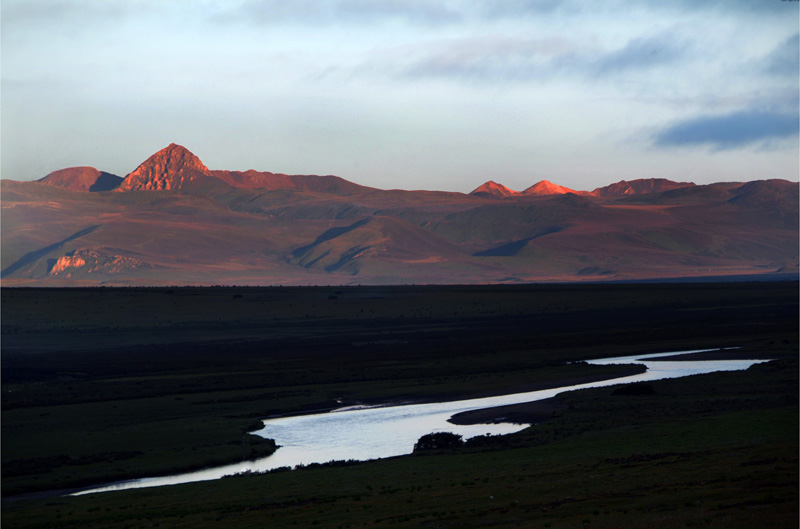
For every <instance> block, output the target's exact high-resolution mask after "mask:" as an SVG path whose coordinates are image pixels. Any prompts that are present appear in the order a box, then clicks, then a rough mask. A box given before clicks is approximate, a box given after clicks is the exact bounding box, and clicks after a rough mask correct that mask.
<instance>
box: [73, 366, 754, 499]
mask: <svg viewBox="0 0 800 529" xmlns="http://www.w3.org/2000/svg"><path fill="white" fill-rule="evenodd" d="M696 352H700V351H681V352H678V353H657V354H651V355H638V356H627V357H615V358H603V359H598V360H589V361H587V363H590V364H598V365H605V364H623V363H624V364H631V363H636V364H644V365H645V366H647V371H645V372H644V373H640V374H638V375H632V376H628V377H622V378H616V379H611V380H604V381H599V382H591V383H587V384H579V385H574V386H565V387H560V388H554V389H547V390H541V391H533V392H528V393H517V394H512V395H502V396H498V397H488V398H482V399H472V400H462V401H452V402H439V403H433V404H412V405H403V406H387V407H378V408H356V409H352V408H351V409H341V410H335V411H336V412H335V413H333V412H332V413H318V414H314V415H302V416H296V417H282V418H276V419H268V420H265V421H264V428H263V429H262V430H259V431H257V432H254V433H255V434H256V435H260V436H262V437H266V438H272V439H275V441H276V442H277V443H278V445H280V447H281V448H279V449H278V451H277V452H275V453H274V454H273V455H271V456H268V457H265V458H262V459H258V460H255V461H244V462H241V463H237V464H233V465H226V466H222V467H215V468H209V469H205V470H201V471H197V472H190V473H186V474H179V475H175V476H166V477H159V478H147V479H139V480H132V481H126V482H121V483H116V484H113V485H109V486H105V487H100V488H96V489H91V490H86V491H83V492H80V493H78V494H88V493H94V492H105V491H112V490H123V489H131V488H140V487H156V486H162V485H174V484H179V483H189V482H193V481H205V480H212V479H219V478H221V477H223V476H226V475H231V474H236V473H241V472H263V471H266V470H271V469H275V468H280V467H294V466H296V465H308V464H310V463H324V462H328V461H332V460H350V459H352V460H359V461H364V460H368V459H379V458H385V457H392V456H399V455H404V454H409V453H411V451H412V450H413V447H414V443H415V442H416V441H417V440H418V439H419V438H420V437H421V436H423V435H425V434H427V433H431V432H442V431H447V432H453V433H457V434H460V435H462V436H463V437H464V438H465V439H468V438H470V437H475V436H478V435H484V434H487V433H488V434H492V435H498V434H509V433H513V432H517V431H520V430H522V429H524V428H526V427H527V426H528V425H519V424H479V425H470V426H457V425H454V424H451V423H448V422H447V420H448V419H449V418H450V417H451V416H453V415H455V414H456V413H460V412H463V411H470V410H476V409H482V408H489V407H494V406H504V405H508V404H519V403H523V402H531V401H534V400H541V399H547V398H550V397H553V396H555V395H556V394H558V393H561V392H563V391H568V390H574V389H584V388H596V387H602V386H610V385H614V384H620V383H630V382H640V381H648V380H659V379H664V378H676V377H683V376H688V375H696V374H701V373H711V372H714V371H736V370H741V369H747V368H748V367H750V366H751V365H753V364H756V363H759V362H764V361H765V360H698V361H694V360H682V361H675V360H668V361H663V360H658V358H659V357H664V356H668V355H670V356H674V355H676V354H690V353H696Z"/></svg>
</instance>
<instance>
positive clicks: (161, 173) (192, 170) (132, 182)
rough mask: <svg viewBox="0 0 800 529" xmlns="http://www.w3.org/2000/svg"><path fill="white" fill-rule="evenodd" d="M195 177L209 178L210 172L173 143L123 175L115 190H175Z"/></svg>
mask: <svg viewBox="0 0 800 529" xmlns="http://www.w3.org/2000/svg"><path fill="white" fill-rule="evenodd" d="M198 177H211V171H210V170H209V169H208V167H206V166H205V165H204V164H203V162H201V161H200V158H198V157H197V156H195V155H194V154H192V153H191V152H189V150H188V149H186V148H185V147H182V146H180V145H176V144H174V143H172V144H170V145H169V147H166V148H164V149H161V150H160V151H158V152H157V153H155V154H154V155H153V156H151V157H150V158H148V159H147V160H145V161H144V163H142V164H141V165H140V166H139V167H137V168H136V170H135V171H133V172H132V173H130V174H129V175H128V176H126V177H125V180H124V181H123V182H122V184H120V186H119V187H118V188H117V190H119V191H161V190H164V191H169V190H177V189H181V188H182V187H183V186H184V185H186V184H187V183H188V182H191V181H192V180H195V179H196V178H198ZM212 178H213V177H212Z"/></svg>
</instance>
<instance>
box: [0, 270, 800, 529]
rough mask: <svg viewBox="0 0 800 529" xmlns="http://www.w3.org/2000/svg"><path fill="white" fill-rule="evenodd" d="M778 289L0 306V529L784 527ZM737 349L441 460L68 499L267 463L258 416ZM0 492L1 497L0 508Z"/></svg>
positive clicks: (788, 395) (68, 294)
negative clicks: (60, 493) (117, 486)
mask: <svg viewBox="0 0 800 529" xmlns="http://www.w3.org/2000/svg"><path fill="white" fill-rule="evenodd" d="M797 294H798V284H797V283H796V282H788V283H736V284H724V283H723V284H720V283H715V284H691V285H689V284H669V285H579V286H577V285H576V286H573V285H549V286H513V287H512V286H483V287H481V286H478V287H476V286H471V287H458V286H453V287H346V288H343V287H338V288H333V287H331V288H203V289H200V288H174V289H170V288H153V289H149V288H141V289H140V288H135V289H134V288H132V289H104V288H98V289H3V290H2V331H3V355H2V391H3V401H2V405H3V420H2V440H3V451H2V493H3V497H4V500H3V525H4V526H8V527H56V526H58V527H156V526H161V527H205V526H218V527H233V526H235V527H250V526H252V527H264V526H269V527H282V526H300V527H307V526H320V527H348V526H349V527H359V526H369V527H373V526H377V527H382V526H387V527H402V526H408V527H416V526H430V527H463V526H469V525H471V524H475V525H490V526H496V527H517V526H520V525H523V526H525V525H528V524H529V525H533V526H541V527H548V526H549V527H585V526H591V527H619V526H629V527H635V526H639V527H642V526H647V527H676V526H677V527H683V526H693V525H697V526H703V527H753V526H770V527H794V526H796V522H797V514H798V513H797V492H798V491H797V451H798V442H797V441H798V432H797V419H798V412H797V395H798V385H797V356H798V338H797V336H798V323H797V321H798V296H797ZM728 346H740V347H742V349H741V350H740V351H739V352H737V353H726V354H730V355H740V356H742V357H751V358H752V357H760V358H776V359H779V360H778V361H776V362H771V363H769V364H765V365H761V366H756V367H754V368H751V369H750V370H748V371H746V372H737V373H722V374H712V375H703V376H699V377H689V378H686V379H680V380H674V381H660V382H655V383H652V386H653V388H652V389H653V392H652V393H651V394H642V395H619V394H617V395H614V393H613V392H614V390H613V388H603V389H597V390H587V391H582V392H573V393H569V394H565V395H562V396H561V397H559V398H558V401H559V402H558V406H556V407H554V408H553V410H554V411H553V412H552V413H551V415H552V416H551V418H549V419H548V420H546V421H545V422H543V423H541V424H540V425H537V426H535V427H533V428H529V429H527V430H525V431H523V432H521V433H520V434H517V435H514V436H509V437H506V438H501V439H486V440H484V441H485V442H480V443H473V444H472V445H471V446H469V447H466V448H461V449H459V451H457V452H455V453H441V454H435V455H415V456H409V457H402V458H395V459H392V460H386V461H379V462H370V463H362V464H357V465H349V466H329V467H323V468H310V469H304V470H301V471H296V472H284V473H273V474H268V475H264V476H245V477H237V478H230V479H225V480H221V481H216V482H209V483H199V484H190V485H183V486H175V487H169V488H161V489H150V490H147V489H145V490H139V491H127V492H119V493H105V494H100V495H92V496H88V497H79V498H57V497H50V498H46V499H41V500H19V499H18V495H19V494H22V493H37V492H41V491H50V490H53V489H68V488H74V487H80V486H84V485H89V484H98V483H103V482H108V481H112V480H116V479H123V478H128V477H137V476H147V475H160V474H166V473H171V472H175V471H178V470H186V469H191V468H198V467H202V466H205V465H210V464H215V463H221V462H229V461H235V460H238V459H241V458H242V455H243V454H242V445H243V443H242V440H243V437H247V443H246V450H247V452H248V453H246V454H245V457H255V456H258V455H260V454H265V453H269V451H271V450H272V449H273V448H272V445H271V444H270V443H268V442H258V439H257V438H256V437H255V436H248V435H246V434H245V432H246V431H249V430H251V429H254V428H256V427H257V426H258V422H257V419H258V418H262V417H267V416H270V415H278V414H284V413H297V412H302V411H309V410H314V409H330V408H332V407H336V406H340V405H342V404H349V403H355V402H370V403H374V402H388V401H425V400H428V401H430V400H442V399H455V398H467V397H471V396H483V395H489V394H500V393H507V392H515V391H520V390H524V389H527V388H529V387H531V386H532V385H534V384H553V383H558V382H560V381H564V380H572V379H575V378H580V377H596V376H603V375H605V376H609V375H610V373H608V371H602V370H605V369H608V368H604V367H597V366H587V365H585V364H577V365H575V364H573V365H565V364H564V362H568V361H577V360H582V359H588V358H597V357H604V356H616V355H623V354H629V353H630V354H636V353H650V352H659V351H672V350H682V349H695V348H705V347H710V348H719V347H728ZM15 496H16V498H15Z"/></svg>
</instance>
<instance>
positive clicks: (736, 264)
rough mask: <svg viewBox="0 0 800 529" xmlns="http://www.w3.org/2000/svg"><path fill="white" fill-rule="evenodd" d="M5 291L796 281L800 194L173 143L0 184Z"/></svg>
mask: <svg viewBox="0 0 800 529" xmlns="http://www.w3.org/2000/svg"><path fill="white" fill-rule="evenodd" d="M1 184H2V188H1V189H0V191H1V192H2V194H1V195H0V202H1V203H2V217H1V218H0V220H1V221H2V264H1V265H0V266H1V267H2V283H3V285H6V286H8V285H41V286H47V285H53V286H69V285H183V284H197V285H203V284H249V285H270V284H287V285H313V284H317V285H327V284H405V283H417V284H420V283H432V284H442V283H503V282H527V281H585V280H612V279H616V280H619V279H631V280H638V279H648V278H669V277H698V276H710V275H715V276H720V275H749V274H770V273H780V272H783V273H795V274H796V273H797V271H798V183H797V182H792V181H788V180H779V179H772V180H754V181H751V182H723V183H716V184H710V185H696V184H694V183H691V182H677V181H672V180H666V179H646V178H645V179H638V180H632V181H627V182H626V181H621V182H617V183H614V184H610V185H608V186H605V187H600V188H597V189H595V190H593V191H576V190H573V189H569V188H566V187H563V186H560V185H557V184H553V183H551V182H548V181H540V182H537V183H535V184H533V185H531V186H530V187H528V188H527V189H525V190H524V191H521V192H518V191H514V190H511V189H509V188H507V187H505V186H503V185H502V184H499V183H496V182H494V181H489V182H486V183H485V184H483V185H481V186H480V187H478V188H477V189H475V190H474V191H472V192H471V193H469V194H464V193H453V192H440V191H404V190H396V189H395V190H382V189H376V188H372V187H367V186H362V185H359V184H356V183H353V182H349V181H347V180H345V179H342V178H339V177H337V176H316V175H286V174H279V173H270V172H259V171H254V170H250V171H244V172H241V171H226V170H211V169H209V168H208V167H206V165H205V164H203V163H202V162H201V161H200V159H199V158H198V157H197V156H195V155H194V154H192V153H191V152H190V151H188V150H187V149H186V148H184V147H182V146H179V145H175V144H171V145H169V146H168V147H166V148H164V149H162V150H161V151H159V152H157V153H155V154H154V155H152V156H151V157H149V158H148V159H147V160H145V161H144V162H143V163H142V164H141V165H139V166H138V167H137V168H136V169H134V170H133V171H132V172H131V173H129V174H128V175H127V176H126V177H124V178H122V177H119V176H117V175H113V174H110V173H107V172H104V171H101V170H98V169H95V168H92V167H73V168H68V169H62V170H59V171H55V172H53V173H50V174H49V175H47V176H45V177H43V178H41V179H40V180H37V181H29V182H21V181H14V180H5V179H4V180H2V183H1Z"/></svg>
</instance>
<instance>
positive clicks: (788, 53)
mask: <svg viewBox="0 0 800 529" xmlns="http://www.w3.org/2000/svg"><path fill="white" fill-rule="evenodd" d="M798 62H800V33H795V34H794V35H793V36H791V37H789V38H788V39H786V40H785V41H784V42H782V43H781V44H780V45H778V46H777V47H776V48H775V49H774V50H773V51H772V53H770V54H769V55H767V56H766V57H765V58H764V63H763V71H764V72H765V73H768V74H772V75H778V76H785V77H790V78H792V79H795V80H796V79H797V76H798V74H800V67H798Z"/></svg>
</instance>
